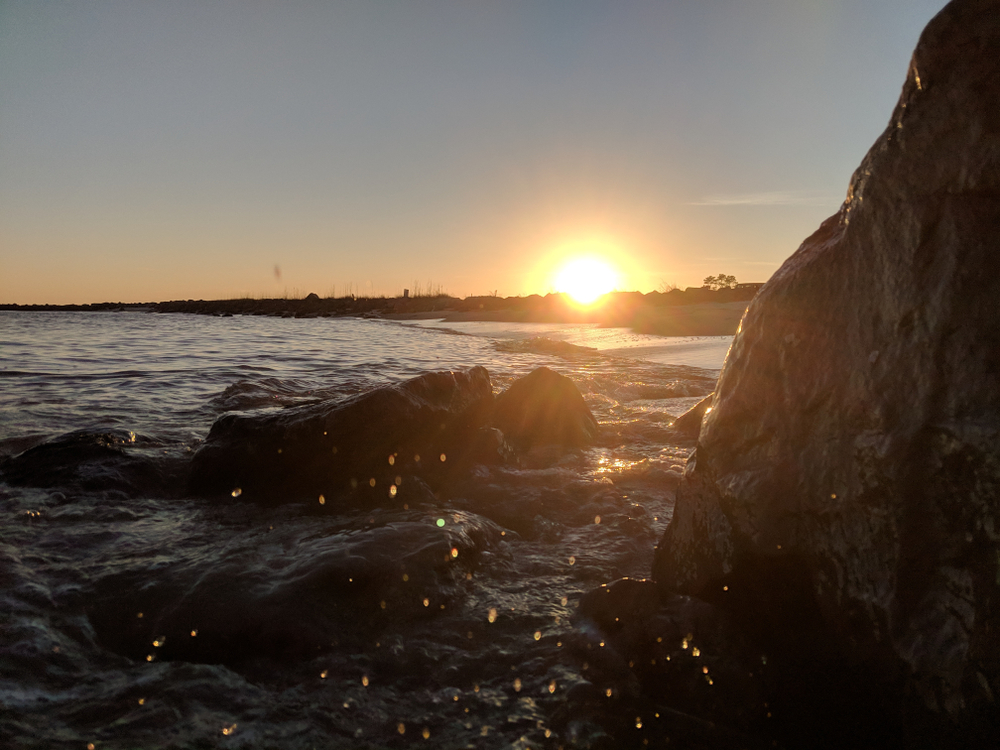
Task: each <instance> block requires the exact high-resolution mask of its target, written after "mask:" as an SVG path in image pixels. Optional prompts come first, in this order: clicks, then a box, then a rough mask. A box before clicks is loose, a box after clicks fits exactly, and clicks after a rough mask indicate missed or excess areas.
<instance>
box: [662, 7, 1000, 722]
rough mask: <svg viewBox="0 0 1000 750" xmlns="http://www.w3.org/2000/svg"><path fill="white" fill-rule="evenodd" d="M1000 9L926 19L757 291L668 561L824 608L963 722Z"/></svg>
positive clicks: (993, 671) (991, 321) (794, 607)
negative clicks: (835, 177)
mask: <svg viewBox="0 0 1000 750" xmlns="http://www.w3.org/2000/svg"><path fill="white" fill-rule="evenodd" d="M996 11H997V6H996V3H995V2H988V1H987V0H955V1H954V2H952V3H950V4H949V5H948V6H947V7H946V8H945V9H944V10H942V11H941V13H940V14H938V16H937V17H936V18H935V19H934V20H933V21H931V23H930V24H929V25H928V27H927V28H926V30H925V31H924V33H923V34H922V36H921V38H920V41H919V43H918V45H917V48H916V50H915V52H914V55H913V59H912V63H911V65H910V69H909V74H908V76H907V79H906V83H905V85H904V87H903V91H902V95H901V97H900V100H899V103H898V104H897V106H896V109H895V111H894V112H893V115H892V119H891V121H890V123H889V126H888V128H887V129H886V131H885V132H884V133H883V134H882V136H881V137H880V138H879V140H878V141H877V142H876V143H875V145H874V146H873V147H872V149H871V150H870V151H869V153H868V155H867V156H866V157H865V159H864V161H863V162H862V163H861V166H860V167H859V168H858V169H857V171H856V172H855V173H854V176H853V178H852V180H851V184H850V187H849V190H848V195H847V200H846V201H845V202H844V204H843V206H842V208H841V209H840V211H839V212H838V213H837V214H836V215H834V216H832V217H831V218H830V219H828V220H827V221H825V222H824V223H823V224H822V226H820V228H819V229H818V230H817V231H816V232H815V233H814V234H813V235H812V236H811V237H809V238H808V239H807V240H806V241H805V242H804V243H803V244H802V246H801V247H800V248H799V249H798V251H797V252H796V253H795V254H794V255H793V256H792V257H790V258H789V259H788V260H787V261H786V262H785V264H784V265H783V266H782V267H781V268H780V269H779V270H778V272H777V273H776V274H775V275H774V277H773V278H772V279H771V280H770V281H769V282H768V283H767V285H766V286H765V287H764V288H763V289H762V290H761V291H760V293H759V294H758V295H757V297H756V298H755V300H754V301H753V302H752V303H751V305H750V307H749V309H748V310H747V312H746V315H745V317H744V319H743V322H742V325H741V329H740V331H739V333H738V334H737V336H736V339H735V341H734V343H733V346H732V349H731V351H730V353H729V356H728V358H727V360H726V363H725V366H724V368H723V370H722V373H721V376H720V378H719V383H718V387H717V390H716V392H715V399H714V405H713V406H714V408H713V409H712V410H711V411H710V412H709V413H708V414H707V415H706V416H705V418H704V420H703V422H702V425H701V431H700V435H699V438H698V444H697V449H696V453H695V455H694V456H693V457H692V459H691V460H690V461H689V463H688V467H687V471H686V475H685V479H684V481H683V483H682V485H681V487H680V490H679V494H678V500H677V505H676V509H675V512H674V516H673V519H672V521H671V523H670V525H669V527H668V528H667V530H666V532H665V534H664V537H663V539H662V542H661V544H660V546H659V548H658V551H657V555H656V559H655V563H654V577H655V578H656V579H657V581H658V582H659V584H660V586H661V587H662V588H663V589H664V590H665V591H677V592H683V593H687V594H695V595H699V596H702V597H705V598H708V599H711V600H720V597H721V592H722V591H723V586H729V587H730V588H729V591H730V592H731V593H733V594H734V596H733V599H732V602H733V603H731V604H729V605H727V606H729V607H730V609H733V608H741V609H742V615H743V621H747V620H748V618H752V617H760V618H763V621H766V623H767V627H768V628H773V631H772V633H771V635H772V636H774V637H775V638H776V639H778V640H779V641H780V640H781V637H782V635H786V636H788V637H790V638H792V637H794V629H795V627H796V625H795V623H794V622H793V621H791V619H786V618H785V617H784V616H783V613H784V611H785V609H786V608H787V610H788V611H802V610H803V609H805V610H809V611H813V612H815V613H816V616H817V617H818V618H819V622H820V623H821V625H822V627H821V629H818V630H815V632H816V633H821V634H822V635H821V636H817V637H822V638H824V639H829V642H830V643H831V644H833V646H834V647H835V648H836V649H837V650H838V653H839V654H841V655H842V656H843V657H844V658H845V659H846V660H848V661H849V662H852V663H854V664H857V665H858V666H859V669H860V670H861V671H862V672H866V673H867V675H868V677H869V678H870V679H871V680H873V681H875V682H880V683H881V684H882V685H884V686H887V687H890V688H893V689H895V690H898V692H894V693H893V694H894V695H899V696H903V695H906V696H909V698H911V699H913V700H914V701H915V703H916V704H918V705H919V706H923V707H924V708H925V709H929V710H930V715H931V716H938V717H941V720H942V721H944V725H947V726H951V727H953V728H954V727H957V729H958V734H957V735H955V736H957V737H960V738H961V737H963V736H964V737H966V738H967V737H968V735H963V734H962V732H965V731H972V730H970V727H983V726H994V727H995V726H996V723H997V716H998V707H997V703H996V701H997V700H998V699H1000V326H998V324H997V321H998V320H1000V274H998V273H997V268H998V265H997V257H998V251H1000V246H998V242H1000V240H998V237H1000V234H998V227H1000V55H998V54H997V50H1000V14H997V12H996ZM741 591H742V592H743V595H742V596H737V594H739V593H740V592H741ZM762 596H763V597H764V599H763V600H762V599H761V597H762ZM762 602H763V603H762ZM765 609H766V610H767V611H764V610H765ZM814 625H815V623H813V625H811V626H810V627H814ZM802 648H803V649H804V651H803V653H807V651H808V648H809V645H808V644H807V643H806V644H802ZM886 683H888V684H887V685H886ZM903 703H904V701H903V700H902V699H900V701H899V704H900V705H902V704H903ZM897 708H898V706H897ZM915 710H916V709H915ZM919 710H924V709H919ZM945 717H947V718H945ZM949 722H954V724H951V723H949ZM994 738H995V735H994Z"/></svg>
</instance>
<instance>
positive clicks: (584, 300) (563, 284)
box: [555, 258, 618, 305]
mask: <svg viewBox="0 0 1000 750" xmlns="http://www.w3.org/2000/svg"><path fill="white" fill-rule="evenodd" d="M617 283H618V273H617V272H616V271H615V270H614V269H613V268H612V267H611V266H610V265H608V264H607V263H605V262H604V261H602V260H597V259H596V258H576V259H575V260H571V261H569V262H568V263H566V265H564V266H563V267H562V268H561V269H560V270H559V273H558V274H557V275H556V280H555V289H556V291H557V292H563V293H565V294H568V295H569V296H570V297H572V298H573V299H574V300H575V301H576V302H578V303H580V304H581V305H589V304H590V303H591V302H593V301H594V300H596V299H597V298H598V297H600V296H601V295H602V294H607V293H608V292H610V291H611V290H612V289H614V288H615V285H616V284H617Z"/></svg>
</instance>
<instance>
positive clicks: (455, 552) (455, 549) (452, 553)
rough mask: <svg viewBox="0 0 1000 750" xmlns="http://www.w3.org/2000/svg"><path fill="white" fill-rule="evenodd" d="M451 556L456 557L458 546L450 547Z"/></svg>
mask: <svg viewBox="0 0 1000 750" xmlns="http://www.w3.org/2000/svg"><path fill="white" fill-rule="evenodd" d="M451 556H452V557H458V547H452V548H451Z"/></svg>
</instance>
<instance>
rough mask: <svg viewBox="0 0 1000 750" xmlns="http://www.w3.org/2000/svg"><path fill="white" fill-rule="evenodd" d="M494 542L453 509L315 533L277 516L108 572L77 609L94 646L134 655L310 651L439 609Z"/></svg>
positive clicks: (396, 514)
mask: <svg viewBox="0 0 1000 750" xmlns="http://www.w3.org/2000/svg"><path fill="white" fill-rule="evenodd" d="M275 520H277V519H275ZM501 545H502V537H501V530H500V528H499V527H497V526H496V525H495V524H493V523H490V522H489V521H487V520H485V519H482V518H479V517H477V516H474V515H473V514H467V513H460V512H459V513H449V514H447V515H444V516H440V517H438V516H435V515H427V514H421V513H418V512H409V513H404V512H401V511H387V512H375V513H374V514H373V516H372V517H371V518H370V519H362V522H361V523H358V524H355V525H354V526H353V527H347V528H340V529H336V530H333V531H330V530H327V531H325V532H319V531H317V530H316V529H315V528H314V526H313V525H311V524H302V525H299V524H294V523H288V522H287V521H286V524H285V527H284V528H282V527H280V526H278V525H275V526H274V529H273V530H272V531H269V532H267V533H254V532H250V533H248V534H245V535H242V536H241V537H239V538H235V539H231V540H227V541H226V542H224V543H222V544H220V548H219V551H218V554H216V555H215V556H214V557H213V558H212V559H210V560H205V559H201V560H197V561H187V562H185V563H183V564H177V565H173V566H163V565H162V564H153V565H150V566H149V567H148V568H147V569H146V570H132V571H130V572H128V573H126V574H117V573H115V572H113V571H112V572H109V573H107V574H106V575H105V577H103V578H101V579H100V580H99V581H98V582H97V583H96V585H95V586H94V590H93V591H91V592H89V594H88V597H87V607H86V609H87V614H88V618H89V620H90V622H91V624H92V625H93V628H94V631H95V633H96V635H97V638H98V640H99V641H100V642H101V644H102V645H103V646H104V647H106V648H108V649H110V650H111V651H114V652H116V653H119V654H122V655H124V656H127V657H129V658H131V659H134V660H137V661H144V660H147V659H148V660H150V661H156V660H168V661H169V660H181V661H190V662H203V663H222V664H232V665H239V664H245V663H246V662H248V661H252V660H259V659H268V658H271V659H288V658H299V659H301V658H311V657H313V656H315V655H316V654H317V653H320V652H324V651H327V650H329V649H330V648H331V646H336V645H346V644H360V643H363V642H368V641H370V640H371V638H372V636H373V635H374V634H375V633H377V632H380V631H382V630H384V629H386V628H390V629H391V628H398V627H400V626H401V625H402V624H404V623H405V622H412V621H414V620H418V619H423V618H433V617H436V616H438V615H440V614H441V613H442V612H443V611H445V610H446V609H447V608H448V607H450V606H452V604H453V603H454V602H455V601H456V600H461V598H462V597H463V595H464V588H463V585H464V583H465V581H466V574H467V573H468V572H470V571H474V570H476V569H478V567H479V565H480V564H481V562H482V561H483V560H484V558H486V559H489V556H490V554H491V550H492V552H493V553H494V554H497V555H499V554H500V551H501V550H500V548H501ZM289 549H294V550H295V554H294V556H293V555H290V554H289V552H288V550H289ZM491 562H492V561H491Z"/></svg>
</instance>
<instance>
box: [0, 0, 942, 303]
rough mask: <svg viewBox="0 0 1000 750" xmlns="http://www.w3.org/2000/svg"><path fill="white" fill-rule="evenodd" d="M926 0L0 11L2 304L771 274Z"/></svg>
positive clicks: (884, 106)
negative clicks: (568, 276)
mask: <svg viewBox="0 0 1000 750" xmlns="http://www.w3.org/2000/svg"><path fill="white" fill-rule="evenodd" d="M944 4H945V3H944V2H943V0H933V1H931V0H879V1H878V2H871V0H843V1H840V0H660V1H659V2H632V1H630V0H615V2H611V1H610V0H572V1H570V0H559V1H553V0H525V1H523V2H522V1H520V0H503V1H501V0H494V1H491V2H486V1H479V2H476V1H473V0H462V1H459V0H448V1H443V0H442V1H429V0H406V1H405V2H404V1H403V0H366V1H365V2H296V1H295V0H289V1H288V2H280V3H279V2H253V1H251V0H240V1H239V2H211V1H208V2H201V1H199V2H187V1H186V0H171V1H170V2H144V1H143V0H127V2H115V1H113V0H95V1H93V2H65V3H64V2H47V1H46V0H23V1H21V2H8V1H7V0H0V303H21V304H30V303H59V304H66V303H87V302H102V301H121V302H143V301H160V300H170V299H221V298H231V297H241V296H248V295H249V296H253V297H262V296H263V297H271V296H279V297H280V296H295V297H301V296H305V295H306V294H308V293H310V292H315V293H317V294H319V295H320V296H321V297H326V296H343V295H345V294H349V293H353V294H358V295H361V294H374V295H379V294H384V295H387V296H395V295H398V294H401V293H402V290H403V289H404V288H408V289H410V290H411V293H414V292H421V293H426V292H428V291H443V292H446V293H449V294H452V295H455V296H459V297H466V296H470V295H482V294H499V295H500V296H513V295H525V294H533V293H540V294H545V293H547V292H549V291H553V289H554V288H555V287H554V284H555V279H556V277H557V274H558V272H559V269H560V268H561V267H562V266H563V264H564V263H566V262H567V261H569V260H571V259H573V258H577V257H581V256H587V257H595V258H600V259H603V260H604V261H605V262H608V263H609V264H610V265H611V266H612V268H613V270H612V271H610V272H609V275H613V276H614V278H613V282H614V286H615V288H617V289H619V290H622V291H632V290H638V291H642V292H649V291H652V290H655V289H658V288H659V289H662V288H666V287H667V285H676V286H679V287H681V288H683V287H687V286H700V285H701V283H702V280H703V279H704V277H705V276H708V275H716V274H719V273H725V274H728V275H734V276H736V277H737V279H738V280H739V281H748V282H750V281H766V280H767V278H768V277H770V275H771V274H772V273H773V272H774V271H775V270H777V268H778V266H779V265H780V264H781V263H782V262H783V261H784V259H785V258H787V257H788V256H789V255H791V254H792V253H793V252H794V251H795V249H796V248H797V247H798V245H799V244H800V243H801V241H802V240H803V239H804V238H805V237H806V236H808V235H809V234H810V233H811V232H812V231H813V230H814V229H815V228H816V227H817V226H818V225H819V223H820V222H821V221H822V220H823V219H824V218H826V217H827V216H829V215H831V214H833V213H835V212H836V211H837V209H838V207H839V205H840V203H841V202H842V200H843V198H844V195H845V193H846V190H847V185H848V181H849V180H850V177H851V173H852V172H853V170H854V168H855V167H856V166H857V165H858V163H859V162H860V161H861V159H862V157H863V156H864V154H865V152H866V151H867V150H868V148H869V147H870V146H871V145H872V143H873V142H874V141H875V139H876V138H877V137H878V135H879V134H880V133H881V132H882V130H883V129H884V128H885V126H886V124H887V122H888V120H889V116H890V114H891V112H892V109H893V106H894V105H895V102H896V100H897V98H898V96H899V92H900V89H901V87H902V84H903V80H904V78H905V75H906V71H907V66H908V63H909V59H910V55H911V53H912V50H913V47H914V45H915V44H916V41H917V38H918V37H919V34H920V31H921V30H922V29H923V27H924V26H925V25H926V23H927V22H928V21H929V20H930V19H931V18H932V17H933V16H934V15H935V14H936V13H937V12H938V11H939V10H940V9H941V8H942V7H943V6H944Z"/></svg>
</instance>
